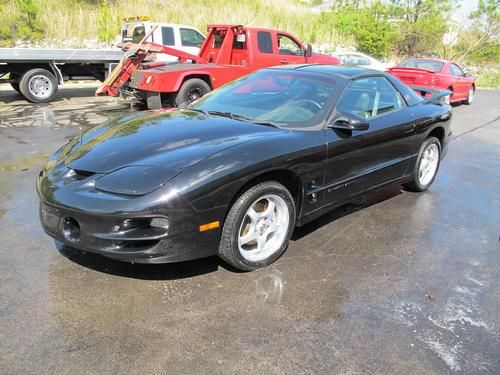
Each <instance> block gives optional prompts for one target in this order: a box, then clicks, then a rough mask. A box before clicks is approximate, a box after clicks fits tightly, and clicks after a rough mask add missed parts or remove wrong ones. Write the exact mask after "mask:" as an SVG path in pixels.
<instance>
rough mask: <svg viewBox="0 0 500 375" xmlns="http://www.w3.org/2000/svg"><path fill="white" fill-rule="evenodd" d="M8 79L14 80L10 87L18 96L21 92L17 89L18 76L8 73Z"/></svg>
mask: <svg viewBox="0 0 500 375" xmlns="http://www.w3.org/2000/svg"><path fill="white" fill-rule="evenodd" d="M9 79H11V80H15V82H10V86H11V87H12V88H13V89H14V90H16V91H17V92H18V93H19V94H20V93H21V90H20V89H19V74H16V73H10V74H9Z"/></svg>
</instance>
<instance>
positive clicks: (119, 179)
mask: <svg viewBox="0 0 500 375" xmlns="http://www.w3.org/2000/svg"><path fill="white" fill-rule="evenodd" d="M179 173H180V172H179V171H176V170H172V169H169V168H163V167H153V166H145V165H133V166H130V167H123V168H120V169H117V170H116V171H114V172H111V173H108V174H107V175H104V176H102V177H100V178H98V179H97V180H96V181H95V188H96V189H98V190H102V191H107V192H109V193H117V194H127V195H144V194H148V193H150V192H152V191H153V190H155V189H157V188H159V187H160V186H161V185H163V184H165V183H166V182H168V181H170V180H171V179H172V178H174V177H175V176H177V175H178V174H179Z"/></svg>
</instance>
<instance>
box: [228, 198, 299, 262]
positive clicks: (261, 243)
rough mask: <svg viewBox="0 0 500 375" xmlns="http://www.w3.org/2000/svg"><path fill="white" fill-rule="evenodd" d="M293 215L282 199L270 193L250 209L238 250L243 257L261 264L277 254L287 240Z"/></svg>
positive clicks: (242, 224)
mask: <svg viewBox="0 0 500 375" xmlns="http://www.w3.org/2000/svg"><path fill="white" fill-rule="evenodd" d="M289 224H290V212H289V209H288V206H287V204H286V202H285V200H284V199H283V198H281V197H280V196H278V195H276V194H267V195H264V196H263V197H261V198H259V199H257V200H256V201H255V202H254V203H252V205H251V206H250V207H249V208H248V210H247V211H246V213H245V216H244V217H243V220H242V222H241V226H240V229H239V231H238V249H239V252H240V254H241V256H242V257H243V258H245V259H246V260H248V261H251V262H258V261H261V260H264V259H267V258H269V257H270V256H271V255H272V254H274V253H275V252H277V251H278V250H279V249H280V248H281V246H282V245H283V242H284V241H285V238H286V235H287V232H288V225H289Z"/></svg>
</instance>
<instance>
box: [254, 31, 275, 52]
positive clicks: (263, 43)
mask: <svg viewBox="0 0 500 375" xmlns="http://www.w3.org/2000/svg"><path fill="white" fill-rule="evenodd" d="M257 44H258V46H259V51H260V52H262V53H273V42H272V39H271V33H269V32H267V31H259V32H257Z"/></svg>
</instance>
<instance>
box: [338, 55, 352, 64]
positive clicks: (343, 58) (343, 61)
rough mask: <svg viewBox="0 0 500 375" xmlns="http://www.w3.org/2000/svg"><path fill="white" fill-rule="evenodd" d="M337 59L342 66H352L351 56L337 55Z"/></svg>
mask: <svg viewBox="0 0 500 375" xmlns="http://www.w3.org/2000/svg"><path fill="white" fill-rule="evenodd" d="M337 57H338V58H339V60H340V64H341V65H349V64H350V60H351V59H350V58H349V55H337Z"/></svg>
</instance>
